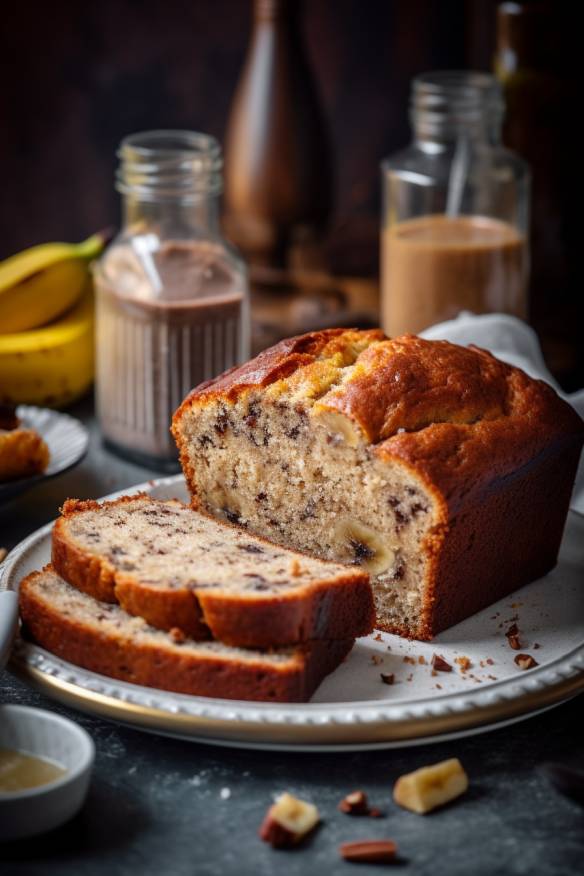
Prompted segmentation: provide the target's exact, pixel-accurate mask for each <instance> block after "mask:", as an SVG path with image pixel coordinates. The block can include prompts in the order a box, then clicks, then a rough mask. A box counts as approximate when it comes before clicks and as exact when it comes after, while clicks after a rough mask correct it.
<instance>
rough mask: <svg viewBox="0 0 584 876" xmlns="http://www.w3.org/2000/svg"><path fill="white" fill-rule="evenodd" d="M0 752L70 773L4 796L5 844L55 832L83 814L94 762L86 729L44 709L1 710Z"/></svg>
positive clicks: (0, 831) (0, 822)
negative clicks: (28, 756) (4, 750)
mask: <svg viewBox="0 0 584 876" xmlns="http://www.w3.org/2000/svg"><path fill="white" fill-rule="evenodd" d="M0 748H7V749H9V750H11V751H21V752H24V753H25V754H31V755H32V756H33V757H40V758H44V759H45V760H50V761H52V762H53V763H56V764H58V765H59V766H61V767H63V768H64V769H65V773H64V774H63V775H62V776H60V777H59V778H57V779H54V780H53V781H52V782H47V783H46V784H44V785H39V786H38V787H35V788H26V789H25V790H24V791H10V792H9V791H5V792H2V791H0V840H17V839H23V838H24V837H28V836H34V835H35V834H38V833H44V832H45V831H47V830H52V829H53V828H55V827H58V826H59V825H60V824H64V822H65V821H68V820H69V819H70V818H73V816H74V815H75V814H76V813H77V812H78V811H79V809H80V808H81V806H82V805H83V803H84V801H85V797H86V796H87V790H88V788H89V780H90V778H91V770H92V767H93V761H94V759H95V745H94V744H93V740H92V738H91V736H89V734H88V733H86V731H85V730H83V728H82V727H79V725H78V724H75V723H74V722H73V721H69V720H68V718H63V717H61V715H54V714H52V712H47V711H45V710H44V709H32V708H29V707H28V706H12V705H0Z"/></svg>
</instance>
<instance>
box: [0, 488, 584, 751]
mask: <svg viewBox="0 0 584 876" xmlns="http://www.w3.org/2000/svg"><path fill="white" fill-rule="evenodd" d="M138 491H144V492H149V493H152V494H153V495H154V496H156V497H158V498H178V499H182V500H183V501H185V500H186V499H187V493H186V487H185V483H184V480H183V477H182V475H178V476H176V477H171V478H164V479H161V480H158V481H152V482H149V483H146V484H139V485H138V486H136V487H135V488H134V489H133V490H132V489H130V490H124V491H120V492H119V493H115V494H113V496H111V497H107V498H113V497H116V496H118V495H122V493H132V492H138ZM50 532H51V525H48V526H45V527H43V528H42V529H40V530H38V532H36V533H34V534H33V535H32V536H30V537H29V538H28V539H26V541H24V542H23V543H22V544H21V545H20V546H19V547H17V548H15V549H14V550H13V551H12V552H11V554H10V555H9V557H8V559H7V560H6V562H5V564H4V569H3V571H0V590H2V589H8V590H11V589H16V588H17V587H18V583H19V582H20V580H21V579H22V578H23V577H24V576H25V575H27V574H28V573H29V572H31V571H32V570H33V569H38V568H40V567H41V566H43V565H44V564H45V563H47V562H48V561H49V558H50ZM583 548H584V519H583V518H582V517H579V516H578V515H576V514H570V515H569V517H568V523H567V526H566V532H565V535H564V540H563V543H562V549H561V552H560V557H559V562H558V565H557V567H556V568H555V569H554V571H553V572H551V573H550V574H549V575H546V577H545V578H542V579H540V580H539V581H534V582H533V583H532V584H529V585H528V586H526V587H523V588H522V589H521V590H518V591H517V592H516V593H514V594H512V595H511V596H509V597H507V598H506V599H503V600H501V601H500V602H498V603H496V604H494V605H492V606H490V607H489V608H487V609H485V610H484V611H482V612H479V613H478V614H476V615H474V616H473V617H471V618H469V619H468V620H465V621H463V622H462V623H460V624H458V625H457V626H455V627H452V628H451V629H449V630H447V631H446V632H444V633H442V634H440V635H439V636H438V637H437V638H436V639H435V640H434V641H433V642H410V641H407V640H405V639H401V638H399V637H397V636H392V635H389V634H386V633H378V634H373V635H371V636H368V637H367V638H363V639H360V640H359V641H358V642H357V644H356V646H355V648H354V649H353V651H352V652H351V654H350V656H349V657H348V659H347V660H346V661H345V662H344V663H343V664H342V665H341V666H340V667H339V668H338V669H337V670H336V671H335V672H334V673H332V675H330V676H329V677H328V678H326V679H325V681H324V682H323V683H322V684H321V686H320V687H319V689H318V690H317V692H316V693H315V695H314V696H313V698H312V701H311V702H310V703H307V704H301V705H296V704H294V705H292V704H291V705H286V704H272V703H250V702H242V701H239V700H220V699H213V698H210V697H195V696H185V695H183V694H174V693H169V692H167V691H160V690H155V689H150V688H146V687H139V686H137V685H133V684H129V683H124V682H121V681H116V680H114V679H110V678H105V677H104V676H101V675H98V674H96V673H94V672H89V671H87V670H85V669H81V668H79V667H77V666H73V665H72V664H70V663H66V662H65V661H63V660H60V659H59V658H57V657H55V656H53V655H52V654H49V653H48V652H47V651H45V650H43V649H42V648H39V647H38V646H36V645H32V644H29V643H25V642H23V641H18V642H17V645H16V648H15V651H14V654H13V660H12V664H11V667H12V669H13V671H15V672H16V673H18V674H19V675H21V676H22V677H24V678H25V679H26V680H27V681H29V682H32V683H33V684H35V685H36V686H37V687H40V688H41V689H42V690H43V692H44V693H45V694H47V695H49V696H54V697H56V698H57V699H59V700H61V701H62V702H65V703H67V704H69V705H72V706H74V707H76V708H80V709H82V710H84V711H88V712H91V713H93V714H97V715H101V716H103V717H106V718H110V719H114V720H116V721H120V722H123V723H125V724H131V725H134V726H137V727H141V728H142V729H145V730H150V731H153V732H156V733H162V734H168V735H173V736H180V737H182V738H187V739H196V740H199V741H201V740H203V741H206V742H213V743H215V744H221V745H236V746H243V747H245V746H247V747H256V748H257V747H260V748H282V749H288V750H292V749H293V750H324V749H328V750H331V749H335V750H341V749H351V748H373V747H392V746H398V745H407V744H410V745H411V744H416V743H421V742H428V741H431V740H432V741H434V740H436V741H438V740H442V739H445V738H452V737H453V736H462V735H465V734H468V733H476V732H480V731H481V730H486V729H492V728H494V727H496V726H502V725H503V724H505V723H510V722H511V721H514V720H520V719H521V718H524V717H527V716H528V715H530V714H534V713H536V712H538V711H541V710H543V709H545V708H548V707H550V706H552V705H555V704H557V703H559V702H562V701H564V700H566V699H568V698H569V697H571V696H574V695H575V694H576V693H578V692H580V691H582V690H584V586H583V580H584V550H583ZM514 622H516V623H517V625H518V627H519V630H520V633H521V635H520V638H521V642H522V651H524V652H526V653H529V654H531V655H532V656H533V657H534V658H535V659H536V660H537V662H538V664H539V665H538V666H537V667H536V668H534V669H530V670H527V671H522V670H520V669H519V668H518V667H517V666H516V665H515V662H514V658H515V656H516V654H517V652H516V651H513V650H512V649H511V648H510V647H509V644H508V642H507V639H506V637H505V631H506V630H507V629H508V628H509V626H510V625H511V624H512V623H514ZM434 653H437V654H440V655H441V656H443V657H444V658H445V660H447V661H448V663H450V664H451V665H452V666H453V671H452V672H450V673H444V672H439V673H436V674H433V672H432V668H431V665H430V662H431V659H432V655H433V654H434ZM464 657H466V658H468V659H469V660H470V662H471V664H472V666H471V668H469V669H468V670H466V671H463V667H462V666H461V665H460V662H459V663H457V660H458V661H460V660H461V659H462V658H464ZM463 662H464V661H463ZM381 672H383V673H393V674H394V676H395V684H393V685H387V684H384V683H383V682H382V680H381V677H380V673H381Z"/></svg>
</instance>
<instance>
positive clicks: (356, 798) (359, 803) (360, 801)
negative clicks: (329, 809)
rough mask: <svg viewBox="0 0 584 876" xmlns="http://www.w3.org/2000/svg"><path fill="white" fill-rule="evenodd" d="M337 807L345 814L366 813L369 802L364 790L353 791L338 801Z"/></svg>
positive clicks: (367, 812)
mask: <svg viewBox="0 0 584 876" xmlns="http://www.w3.org/2000/svg"><path fill="white" fill-rule="evenodd" d="M339 809H340V810H341V812H344V813H345V814H346V815H368V814H369V803H368V802H367V794H365V792H364V791H353V792H352V793H351V794H347V796H346V797H344V798H343V799H342V800H341V802H340V803H339Z"/></svg>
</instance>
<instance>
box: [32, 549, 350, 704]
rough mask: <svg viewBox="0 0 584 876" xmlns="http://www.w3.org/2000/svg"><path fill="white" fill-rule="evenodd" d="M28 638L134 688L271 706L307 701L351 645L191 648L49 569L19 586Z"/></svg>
mask: <svg viewBox="0 0 584 876" xmlns="http://www.w3.org/2000/svg"><path fill="white" fill-rule="evenodd" d="M19 600H20V613H21V617H22V622H23V626H24V630H25V633H26V634H27V635H28V636H30V637H31V638H32V639H33V640H34V641H35V642H37V643H38V644H39V645H41V646H42V647H43V648H46V649H47V650H48V651H51V652H52V653H53V654H56V655H57V656H58V657H61V658H62V659H63V660H68V661H69V662H71V663H74V664H76V665H77V666H83V667H85V668H86V669H90V670H92V671H93V672H99V673H101V674H102V675H107V676H110V677H111V678H119V679H121V680H122V681H130V682H132V683H133V684H141V685H145V686H147V687H156V688H161V689H162V690H172V691H177V692H178V693H186V694H198V695H200V696H209V697H225V698H227V699H239V700H264V701H269V702H287V703H292V702H304V701H305V700H308V699H309V698H310V696H311V695H312V694H313V693H314V691H315V690H316V688H317V687H318V685H319V684H320V682H321V681H322V679H323V678H324V677H325V675H327V674H328V673H329V672H332V671H333V669H335V668H336V667H337V666H338V664H339V663H341V661H342V660H343V659H344V657H345V656H346V655H347V654H348V653H349V651H350V650H351V647H352V645H353V640H352V639H351V640H348V641H347V640H337V641H325V640H321V641H316V642H311V643H310V644H309V645H304V646H301V647H297V648H292V649H277V650H273V651H263V652H262V651H250V650H245V649H243V648H231V647H229V646H227V645H224V644H222V643H221V642H194V641H193V640H191V639H187V638H185V637H184V636H180V635H178V634H175V635H173V634H171V633H165V632H162V631H161V630H156V629H154V628H153V627H150V626H148V624H147V623H146V621H144V620H142V619H141V618H137V617H132V616H131V615H129V614H127V613H126V612H125V611H124V610H123V609H122V608H120V607H119V605H108V604H106V603H103V602H98V601H97V600H96V599H93V597H91V596H88V595H87V594H85V593H81V592H80V591H79V590H77V589H76V588H75V587H72V586H71V585H70V584H67V583H66V582H65V581H63V580H62V579H61V578H59V576H58V575H57V574H56V572H55V571H54V570H53V568H52V567H51V566H46V567H45V568H44V569H43V570H42V571H40V572H33V573H32V574H31V575H29V576H28V577H27V578H25V579H24V580H23V581H22V582H21V584H20V596H19Z"/></svg>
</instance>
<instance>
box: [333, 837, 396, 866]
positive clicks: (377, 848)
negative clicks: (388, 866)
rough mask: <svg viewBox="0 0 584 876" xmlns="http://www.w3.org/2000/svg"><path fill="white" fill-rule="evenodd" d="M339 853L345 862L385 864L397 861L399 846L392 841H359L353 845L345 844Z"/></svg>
mask: <svg viewBox="0 0 584 876" xmlns="http://www.w3.org/2000/svg"><path fill="white" fill-rule="evenodd" d="M339 852H340V854H341V857H342V858H344V859H345V861H351V862H354V863H356V864H358V863H364V864H365V863H368V864H383V863H385V862H387V861H393V860H394V859H395V856H396V853H397V846H396V844H395V843H394V842H392V840H358V841H357V842H353V843H343V844H342V845H341V846H340V847H339Z"/></svg>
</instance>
